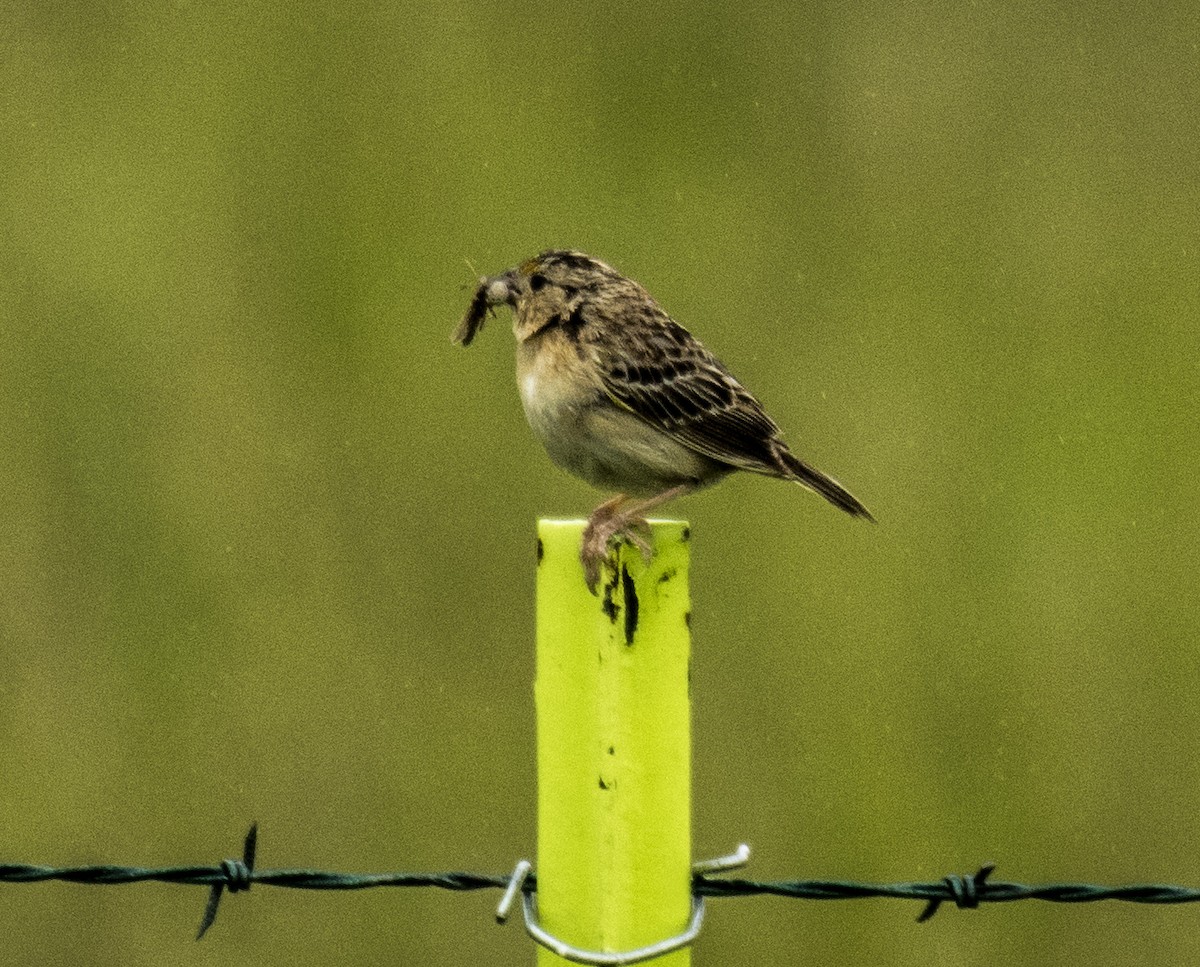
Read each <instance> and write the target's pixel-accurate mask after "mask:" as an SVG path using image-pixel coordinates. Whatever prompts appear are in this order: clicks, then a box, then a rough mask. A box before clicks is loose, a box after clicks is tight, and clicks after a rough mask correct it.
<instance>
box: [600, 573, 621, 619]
mask: <svg viewBox="0 0 1200 967" xmlns="http://www.w3.org/2000/svg"><path fill="white" fill-rule="evenodd" d="M616 589H617V580H616V578H613V580H612V581H610V582H609V583H608V584H606V585H604V603H603V604H601V605H600V610H601V611H603V612H604V613H605V614H606V615H608V620H609V621H611V622H612V623H613V624H616V623H617V615H619V614H620V613H621V608H620V606H619V605H618V604H617V602H616V601H614V600H613V592H614V591H615V590H616Z"/></svg>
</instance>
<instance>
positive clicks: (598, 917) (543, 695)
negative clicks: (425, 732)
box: [534, 520, 692, 967]
mask: <svg viewBox="0 0 1200 967" xmlns="http://www.w3.org/2000/svg"><path fill="white" fill-rule="evenodd" d="M583 526H584V525H583V522H582V521H553V520H542V521H539V522H538V578H537V682H536V686H535V689H534V691H535V698H536V702H537V746H538V849H537V884H538V886H537V905H538V918H539V921H540V923H541V926H542V927H543V928H544V929H545V930H547V931H548V932H549V933H551V934H552V935H554V936H555V937H557V938H558V939H560V940H563V941H565V942H567V943H569V944H571V945H572V946H575V947H579V948H583V949H587V950H596V951H606V952H617V951H627V950H631V949H635V948H638V947H644V946H647V945H650V944H653V943H656V942H658V941H661V940H664V939H666V938H668V937H671V936H674V935H677V934H679V933H681V932H682V931H683V930H684V928H685V927H686V925H687V923H688V920H689V916H690V913H691V904H692V899H691V716H690V704H689V696H688V660H689V655H690V645H691V635H690V632H689V619H690V608H691V604H690V599H689V595H688V528H687V525H686V524H685V523H683V522H681V521H656V522H654V523H653V524H652V527H653V537H654V547H655V554H654V557H653V559H652V560H651V561H650V563H649V564H646V563H644V562H643V560H642V556H641V554H640V553H639V552H638V551H637V550H636V549H635V548H632V547H628V546H622V547H621V548H620V550H619V551H618V552H617V557H616V565H617V566H616V572H615V574H614V573H613V572H612V571H611V570H609V569H607V568H606V570H605V573H604V575H603V577H602V581H601V586H600V587H599V589H598V592H599V593H598V594H597V595H593V594H592V593H591V592H589V591H588V589H587V586H586V585H585V583H584V579H583V571H582V568H581V566H580V563H579V547H580V541H581V539H582V533H583ZM565 962H566V961H565V960H563V959H562V958H560V957H559V956H558V955H556V954H554V953H553V952H551V951H549V950H547V949H545V948H539V951H538V964H539V965H540V967H549V965H552V964H555V965H557V964H563V963H565ZM653 962H654V964H655V965H660V964H661V965H663V967H687V965H688V964H689V963H690V956H689V951H688V950H687V949H682V950H679V951H676V952H674V953H671V954H667V955H665V956H664V957H661V958H656V959H655V960H654V961H653Z"/></svg>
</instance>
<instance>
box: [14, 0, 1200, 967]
mask: <svg viewBox="0 0 1200 967" xmlns="http://www.w3.org/2000/svg"><path fill="white" fill-rule="evenodd" d="M0 23H2V24H3V26H2V27H0V172H2V177H3V188H2V189H0V232H2V237H3V242H2V243H0V418H2V420H3V433H2V434H0V493H2V495H3V496H2V498H0V608H2V610H0V858H2V859H8V860H14V861H26V862H42V863H49V864H68V863H71V864H73V863H85V862H120V863H133V864H145V865H160V864H172V863H214V862H216V861H217V860H219V859H220V858H222V857H224V856H229V855H236V853H237V852H238V850H239V844H240V840H241V836H242V834H243V833H244V830H245V828H246V826H247V825H248V823H249V821H250V820H251V819H257V820H258V821H259V822H260V823H261V824H262V835H261V838H260V851H259V855H260V864H261V865H263V866H270V867H281V866H314V867H326V868H334V869H343V870H385V869H415V870H424V869H447V868H456V869H475V870H481V871H488V872H502V871H505V870H507V869H509V868H510V867H511V865H512V863H513V862H514V860H515V859H516V858H518V857H519V856H522V855H528V854H531V853H533V851H534V848H535V843H534V814H533V804H534V783H535V775H534V768H533V755H534V748H533V709H532V690H531V682H532V677H533V644H532V629H533V601H532V589H533V528H534V520H535V518H536V517H537V516H539V515H543V516H581V515H583V514H585V513H586V512H587V511H588V510H589V509H590V508H591V507H592V506H593V505H594V503H595V502H596V501H597V500H598V499H599V495H598V494H596V493H594V492H592V491H590V490H589V489H588V488H587V487H586V485H584V484H581V483H579V482H577V481H574V480H572V479H570V478H568V477H566V476H565V475H563V474H561V473H560V472H559V471H557V470H555V469H554V468H553V467H552V466H551V465H550V463H549V461H548V460H547V459H546V457H545V456H544V454H543V453H542V452H541V450H540V448H539V447H538V445H537V444H536V442H535V441H534V440H533V438H532V437H531V435H530V434H529V432H528V430H527V428H526V426H525V424H524V420H523V418H522V415H521V412H520V406H519V402H518V399H517V394H516V392H515V388H514V386H513V378H512V340H511V336H510V335H509V333H508V332H507V327H508V317H507V314H505V313H502V314H501V316H500V318H499V319H498V320H497V321H496V322H494V323H493V324H492V325H491V326H489V328H488V329H487V330H485V332H484V333H483V336H482V337H481V338H480V340H479V341H478V343H477V344H476V345H474V346H472V347H471V349H470V350H469V351H462V350H459V349H457V348H455V347H453V346H452V345H451V344H450V341H449V334H450V332H451V330H452V328H453V327H454V325H455V323H456V322H457V320H458V318H459V317H460V315H461V313H462V311H463V310H464V308H465V306H466V303H467V300H468V298H469V295H470V286H471V284H472V283H473V281H474V278H475V273H476V272H493V271H497V270H499V269H502V268H504V267H506V266H509V265H511V264H513V263H515V262H518V261H520V260H522V259H524V258H526V257H528V256H530V255H532V254H534V253H535V252H537V251H539V250H540V249H542V248H545V247H549V246H573V247H579V248H582V249H585V250H587V251H589V252H592V253H593V254H596V255H598V256H600V257H602V258H604V259H606V260H608V261H610V262H612V263H613V264H615V265H616V266H618V267H619V268H621V269H622V270H624V271H625V272H626V273H627V274H630V275H632V276H634V277H635V278H637V279H639V280H641V281H642V282H643V283H645V284H646V285H647V287H648V288H649V289H650V290H651V292H653V293H654V294H655V295H656V296H657V297H658V299H659V300H660V301H661V302H662V303H663V304H664V305H665V306H666V307H667V308H668V310H669V311H671V312H672V313H673V314H674V315H675V316H676V317H677V318H678V319H679V320H680V321H681V322H683V323H684V324H685V325H687V326H689V327H690V328H692V329H693V330H694V331H695V332H697V333H698V334H699V335H700V336H701V337H702V338H703V339H704V340H705V341H706V343H707V344H708V345H709V346H710V347H711V348H712V349H714V350H715V351H716V352H717V353H718V354H719V355H721V356H722V357H723V358H724V359H725V361H726V362H727V363H728V364H729V365H730V366H731V368H732V369H733V370H734V371H735V372H736V373H738V374H739V376H740V377H741V378H742V379H743V380H744V381H745V382H746V383H747V384H748V385H749V386H750V387H751V388H752V389H753V390H754V391H755V392H756V393H757V394H758V395H759V396H760V397H761V398H762V399H763V400H764V401H765V402H766V403H767V405H768V406H769V407H770V409H771V411H772V413H773V415H774V416H775V418H776V419H777V420H778V422H779V423H780V424H781V425H782V426H783V427H784V429H785V432H786V434H787V436H788V439H789V440H790V441H791V442H792V444H793V446H794V448H795V449H796V450H797V451H798V452H799V453H801V454H802V455H804V456H806V457H808V458H809V459H811V460H812V461H813V462H814V463H815V464H816V465H817V466H819V467H821V468H823V469H825V470H826V471H828V472H830V473H833V474H834V475H836V476H838V477H839V478H841V479H842V480H843V481H844V482H845V483H846V484H847V485H848V486H850V487H851V489H853V490H854V491H855V493H857V494H858V495H859V496H860V497H861V498H862V499H863V500H864V501H865V502H866V503H867V504H868V506H870V508H871V509H872V510H873V511H874V512H875V514H876V515H877V517H878V518H879V521H880V523H879V526H878V527H873V528H872V527H868V526H864V525H861V524H857V523H855V522H854V521H851V520H849V519H847V518H845V517H844V516H842V515H840V514H837V513H835V512H834V511H833V510H831V509H830V508H829V507H828V506H826V505H824V504H823V503H822V502H821V501H819V500H817V499H816V498H814V497H812V496H811V495H807V494H805V493H803V492H801V491H800V490H798V489H797V488H793V487H788V486H784V485H782V484H779V483H776V482H773V481H765V480H762V479H759V478H750V477H746V478H744V479H733V480H730V481H729V482H727V483H725V484H723V485H722V486H720V487H719V488H717V489H714V490H712V491H709V492H706V493H704V494H703V495H700V496H697V497H694V498H692V499H691V500H689V501H686V502H683V503H681V504H680V505H678V506H677V507H675V508H674V509H673V510H674V512H675V513H676V514H678V515H683V516H687V517H688V518H689V519H690V520H691V522H692V525H693V529H694V533H695V541H694V543H693V597H694V609H695V621H694V624H693V628H694V632H695V640H694V659H693V678H692V689H693V698H694V703H695V707H694V729H695V735H694V747H695V790H694V796H695V846H696V853H697V855H713V854H718V853H724V852H727V851H728V850H730V849H731V848H732V847H733V846H734V845H735V844H736V843H737V842H740V841H746V842H749V843H751V844H752V845H753V847H754V849H755V860H754V863H753V866H752V867H751V870H750V873H751V874H753V875H757V876H762V877H844V878H861V879H872V880H893V879H910V878H938V877H940V876H942V875H943V874H945V873H948V872H954V871H960V872H970V871H973V870H974V869H976V868H977V867H978V866H979V864H980V863H982V862H984V861H988V860H994V861H996V862H997V863H999V872H998V874H997V876H998V877H999V878H1005V879H1015V880H1023V881H1027V882H1028V881H1035V882H1040V881H1053V880H1061V879H1077V880H1084V881H1100V882H1130V881H1161V882H1175V883H1187V884H1193V885H1195V884H1200V849H1198V847H1200V818H1198V817H1197V813H1196V809H1195V798H1196V791H1197V789H1198V788H1200V756H1198V755H1197V752H1198V751H1200V739H1198V738H1197V736H1198V735H1200V702H1198V701H1197V697H1198V696H1200V659H1198V650H1197V636H1198V632H1200V608H1198V604H1197V584H1198V582H1197V569H1198V566H1200V551H1198V550H1197V543H1198V542H1197V537H1198V534H1197V527H1196V512H1197V506H1198V498H1200V484H1198V483H1197V481H1198V480H1200V429H1198V427H1200V404H1198V402H1197V400H1198V397H1200V394H1198V390H1200V334H1198V330H1200V258H1198V253H1200V175H1198V174H1197V172H1198V171H1200V140H1198V137H1200V113H1198V112H1197V110H1196V105H1197V104H1198V103H1200V43H1198V41H1200V12H1198V11H1197V8H1196V5H1195V4H1194V3H1188V2H1183V0H1173V2H1171V0H1169V2H1165V3H1151V4H1149V5H1145V4H1143V5H1137V6H1131V5H1127V4H1117V3H1114V2H1110V0H1102V2H1100V3H1099V4H1095V5H1092V6H1090V7H1083V6H1080V5H1068V4H1046V3H1035V2H1031V0H1027V2H1014V3H1010V4H988V3H983V4H959V3H949V2H944V3H932V4H919V3H908V4H897V3H879V2H872V0H868V2H866V3H860V4H844V3H833V2H828V0H823V2H817V3H810V4H804V5H799V6H798V5H795V4H791V3H782V2H780V3H774V4H765V5H751V6H745V5H735V4H728V5H708V4H683V3H672V2H666V3H661V4H658V5H656V6H655V7H653V8H651V7H650V6H648V5H638V4H630V3H622V2H618V3H615V4H607V5H601V6H597V5H584V4H565V5H563V4H559V5H554V6H541V7H530V6H527V5H520V4H509V3H505V2H502V0H501V2H490V3H483V4H467V3H457V2H448V3H438V4H403V3H402V4H393V5H376V4H353V3H352V4H334V3H329V2H325V0H313V2H302V3H298V4H275V5H271V4H263V3H250V4H242V3H236V4H234V3H216V4H198V3H192V2H188V0H176V2H172V3H148V2H137V0H130V2H121V0H110V2H107V3H86V2H79V0H74V2H53V3H39V4H34V3H23V4H21V3H9V4H5V5H4V13H3V16H2V17H0ZM468 262H470V263H471V264H472V265H473V266H474V270H472V269H471V268H469V267H468V264H467V263H468ZM496 899H497V897H496V895H495V894H492V893H487V894H471V895H454V894H444V893H434V892H430V891H418V892H384V891H373V892H369V893H361V894H348V895H347V894H338V895H329V894H310V893H303V894H299V893H290V892H287V891H280V890H268V889H259V890H256V891H254V892H253V893H251V894H250V895H249V896H248V897H240V896H239V897H236V898H232V899H230V900H227V901H226V906H225V909H224V912H223V914H222V917H221V918H220V919H219V920H218V922H217V925H216V927H215V928H214V930H213V931H212V933H211V934H210V935H209V937H208V938H207V939H206V940H205V941H204V943H202V944H195V943H193V942H192V940H191V935H192V931H193V930H194V929H195V926H196V923H197V921H198V919H199V916H200V913H201V910H202V907H203V902H204V896H203V893H202V891H200V890H196V889H181V888H176V887H169V886H161V885H149V886H137V887H125V888H120V889H117V888H105V889H100V888H90V887H82V886H71V885H61V884H50V885H42V886H6V887H5V886H0V925H2V928H3V932H4V935H5V939H4V941H3V945H4V948H5V949H6V951H7V953H5V954H4V955H2V956H0V959H3V960H5V961H9V962H14V963H16V962H20V963H23V964H34V965H41V964H96V965H109V964H114V965H115V964H122V965H128V964H153V965H164V964H205V965H208V964H213V965H215V964H224V963H230V962H233V963H255V964H277V963H278V964H285V963H286V964H296V965H310V964H311V965H316V964H330V963H356V964H364V965H373V964H380V965H382V964H412V963H420V964H430V965H441V964H445V965H450V964H463V963H489V964H514V965H516V964H528V963H531V962H532V956H533V955H532V951H531V949H530V946H529V943H528V942H527V940H526V938H525V937H524V935H523V933H522V932H521V931H520V930H519V929H518V928H517V927H515V926H510V927H508V928H507V929H504V930H501V929H498V928H497V927H495V926H494V925H493V924H492V921H491V908H492V907H493V905H494V903H495V902H496ZM918 912H919V908H918V906H916V905H906V904H901V903H898V902H889V901H863V902H857V903H842V904H836V903H827V904H815V903H797V902H789V901H783V900H769V899H757V900H739V901H732V900H729V901H721V902H718V903H715V904H714V905H713V909H712V912H711V916H710V920H709V923H708V925H707V926H706V928H705V933H704V936H703V938H702V941H701V943H700V946H699V949H698V951H697V953H696V955H695V962H696V963H697V964H717V963H737V964H740V965H757V964H764V965H765V964H775V963H778V962H780V961H784V962H802V963H813V964H828V965H841V964H847V965H848V964H859V963H881V962H886V963H889V964H893V965H918V964H920V965H925V964H929V963H949V962H952V963H955V964H984V963H987V964H995V963H1041V964H1055V965H1058V964H1089V965H1107V964H1128V963H1130V962H1131V960H1138V961H1141V962H1146V963H1151V962H1154V963H1183V962H1187V961H1189V960H1190V959H1192V958H1193V957H1194V951H1195V944H1196V941H1197V939H1198V938H1200V927H1198V926H1197V920H1196V911H1194V910H1191V909H1190V908H1147V907H1134V906H1127V905H1117V904H1109V905H1095V906H1090V907H1072V908H1064V907H1057V906H1050V905H1045V904H1034V903H1027V904H1017V905H1010V906H1004V907H992V908H989V909H985V910H983V911H979V912H975V913H957V912H955V911H946V912H944V913H943V914H941V915H939V916H938V917H937V918H935V919H934V920H933V921H932V922H930V923H928V924H926V925H924V926H921V927H917V926H916V925H915V924H914V923H913V918H914V917H915V915H916V914H917V913H918ZM1131 951H1134V952H1135V953H1134V954H1133V955H1132V956H1131V953H1130V952H1131ZM18 955H19V956H18Z"/></svg>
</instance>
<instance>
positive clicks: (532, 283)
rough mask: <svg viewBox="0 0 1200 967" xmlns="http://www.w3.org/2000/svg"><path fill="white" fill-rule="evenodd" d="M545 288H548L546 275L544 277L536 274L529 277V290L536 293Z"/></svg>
mask: <svg viewBox="0 0 1200 967" xmlns="http://www.w3.org/2000/svg"><path fill="white" fill-rule="evenodd" d="M545 287H546V277H545V276H544V275H542V274H541V273H540V272H538V273H536V274H535V275H531V276H530V277H529V288H531V289H533V291H534V292H540V291H541V290H542V289H544V288H545Z"/></svg>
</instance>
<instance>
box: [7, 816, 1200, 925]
mask: <svg viewBox="0 0 1200 967" xmlns="http://www.w3.org/2000/svg"><path fill="white" fill-rule="evenodd" d="M257 846H258V826H257V824H256V825H254V826H251V827H250V831H249V833H247V835H246V839H245V842H244V844H243V849H242V857H241V859H227V860H223V861H222V862H221V863H219V864H218V865H216V866H167V867H157V868H147V867H138V866H115V865H107V864H106V865H96V866H66V867H54V866H34V865H30V864H26V863H0V883H43V882H46V881H50V880H58V881H62V882H67V883H85V884H91V885H94V886H112V885H116V884H125V883H145V882H157V883H175V884H184V885H188V886H206V887H208V888H209V890H210V893H209V897H208V902H207V904H206V906H205V910H204V916H203V918H202V919H201V922H200V929H199V930H198V931H197V934H196V939H197V940H199V939H200V938H201V937H203V936H204V934H205V933H206V932H207V930H208V928H209V927H211V926H212V924H213V921H214V920H215V919H216V915H217V910H218V907H219V904H220V900H221V897H222V895H223V893H224V891H226V890H228V891H229V892H230V893H237V892H240V891H244V890H248V889H250V887H251V885H254V884H261V885H263V886H276V887H286V888H288V889H293V890H367V889H375V888H379V887H425V888H435V889H441V890H453V891H469V890H486V889H500V890H506V889H508V888H509V886H510V884H511V883H512V879H513V875H512V874H498V875H497V874H486V873H471V872H440V873H439V872H433V873H420V872H392V873H337V872H331V871H328V870H310V869H280V870H269V869H267V870H259V869H255V868H254V863H255V858H256V853H257ZM994 869H995V866H994V864H988V865H986V866H984V867H982V868H981V869H980V870H979V871H978V872H977V873H975V874H973V875H970V876H960V875H958V874H951V875H949V876H945V877H943V878H942V879H941V880H937V881H934V882H925V883H921V882H913V883H862V882H855V881H853V880H775V881H770V880H752V879H744V878H732V877H724V876H715V875H709V874H707V873H703V872H699V873H696V874H695V875H694V876H693V878H692V891H693V893H694V895H695V896H697V897H713V898H716V897H748V896H776V897H786V898H790V899H797V900H864V899H871V898H884V899H896V900H918V901H921V902H923V903H924V904H925V907H924V909H923V911H922V912H921V914H920V916H918V917H917V921H918V922H922V923H923V922H924V921H926V920H928V919H929V918H930V917H932V916H933V915H934V914H935V913H937V911H938V909H939V908H940V907H941V905H942V904H943V903H953V904H954V905H955V906H956V907H958V908H960V909H974V908H975V907H978V906H979V905H981V904H983V903H1011V902H1014V901H1017V900H1043V901H1048V902H1051V903H1092V902H1096V901H1100V900H1120V901H1124V902H1126V903H1151V904H1175V903H1195V902H1197V901H1200V888H1196V887H1185V886H1171V885H1165V884H1132V885H1127V886H1103V885H1097V884H1090V883H1048V884H1040V885H1028V884H1024V883H1005V882H999V881H992V880H990V879H989V877H990V875H991V873H992V872H993V871H994ZM520 889H521V891H522V892H523V893H535V892H536V891H537V878H536V874H533V873H530V874H529V875H528V876H527V877H526V878H525V879H524V881H523V883H522V885H521V888H520Z"/></svg>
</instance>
